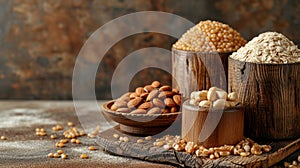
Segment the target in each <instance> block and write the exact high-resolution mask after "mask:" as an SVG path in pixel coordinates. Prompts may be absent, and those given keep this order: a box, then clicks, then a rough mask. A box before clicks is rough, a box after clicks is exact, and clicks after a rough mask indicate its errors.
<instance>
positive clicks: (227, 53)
mask: <svg viewBox="0 0 300 168" xmlns="http://www.w3.org/2000/svg"><path fill="white" fill-rule="evenodd" d="M172 51H176V52H181V53H193V54H194V53H201V54H221V55H231V54H232V53H233V52H236V51H232V52H217V51H205V52H203V51H187V50H179V49H176V48H174V47H172Z"/></svg>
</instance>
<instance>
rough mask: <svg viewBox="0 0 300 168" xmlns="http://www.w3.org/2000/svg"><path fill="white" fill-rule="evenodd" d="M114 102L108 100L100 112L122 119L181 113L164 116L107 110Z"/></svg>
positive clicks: (173, 114)
mask: <svg viewBox="0 0 300 168" xmlns="http://www.w3.org/2000/svg"><path fill="white" fill-rule="evenodd" d="M115 101H116V100H110V101H107V102H105V103H103V104H102V106H101V108H102V111H104V112H107V113H109V114H112V115H115V116H122V117H128V116H130V117H143V118H154V117H155V118H157V117H169V116H175V115H179V114H181V113H182V112H175V113H166V114H130V113H120V112H116V111H113V110H111V109H109V108H108V107H107V106H108V105H109V104H111V103H114V102H115Z"/></svg>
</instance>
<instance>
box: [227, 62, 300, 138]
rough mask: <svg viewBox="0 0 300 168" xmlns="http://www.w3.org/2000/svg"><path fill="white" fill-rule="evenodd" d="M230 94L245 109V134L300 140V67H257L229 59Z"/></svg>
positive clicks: (259, 65)
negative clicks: (233, 92) (234, 96)
mask: <svg viewBox="0 0 300 168" xmlns="http://www.w3.org/2000/svg"><path fill="white" fill-rule="evenodd" d="M228 76H229V84H228V90H229V92H232V91H235V92H238V95H239V99H240V101H241V102H242V104H244V106H245V134H246V135H247V136H250V137H252V138H254V139H268V138H271V139H283V138H294V137H299V136H300V127H299V126H298V125H299V123H300V80H299V79H300V63H295V64H281V65H277V64H255V63H248V62H247V63H246V62H240V61H237V60H233V59H231V58H229V75H228Z"/></svg>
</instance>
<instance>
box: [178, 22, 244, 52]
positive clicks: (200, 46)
mask: <svg viewBox="0 0 300 168" xmlns="http://www.w3.org/2000/svg"><path fill="white" fill-rule="evenodd" d="M245 44H246V40H245V39H243V38H242V37H241V35H240V33H238V32H237V31H236V30H234V29H233V28H231V27H229V26H228V25H227V24H223V23H220V22H217V21H210V20H206V21H201V22H199V23H198V24H197V25H195V26H194V27H192V28H191V29H189V30H188V31H187V32H186V33H185V34H183V35H182V37H181V38H180V39H179V40H178V41H177V42H176V43H175V44H174V45H173V48H175V49H178V50H185V51H198V52H211V51H215V52H220V53H225V52H233V51H237V50H238V49H239V48H240V47H242V46H244V45H245Z"/></svg>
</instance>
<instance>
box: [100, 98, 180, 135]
mask: <svg viewBox="0 0 300 168" xmlns="http://www.w3.org/2000/svg"><path fill="white" fill-rule="evenodd" d="M114 102H115V100H112V101H108V102H106V103H104V104H103V105H102V113H103V114H104V115H105V116H106V117H109V118H110V119H112V120H113V121H115V122H117V123H119V124H120V129H121V130H122V131H124V132H126V133H130V134H136V135H154V134H158V133H160V132H162V131H164V130H166V129H167V128H168V127H169V126H171V125H172V123H173V122H174V121H175V120H176V119H177V118H179V116H180V115H181V112H175V113H168V114H151V115H149V114H130V113H119V112H116V111H113V110H111V109H110V107H111V106H112V105H113V103H114Z"/></svg>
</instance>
